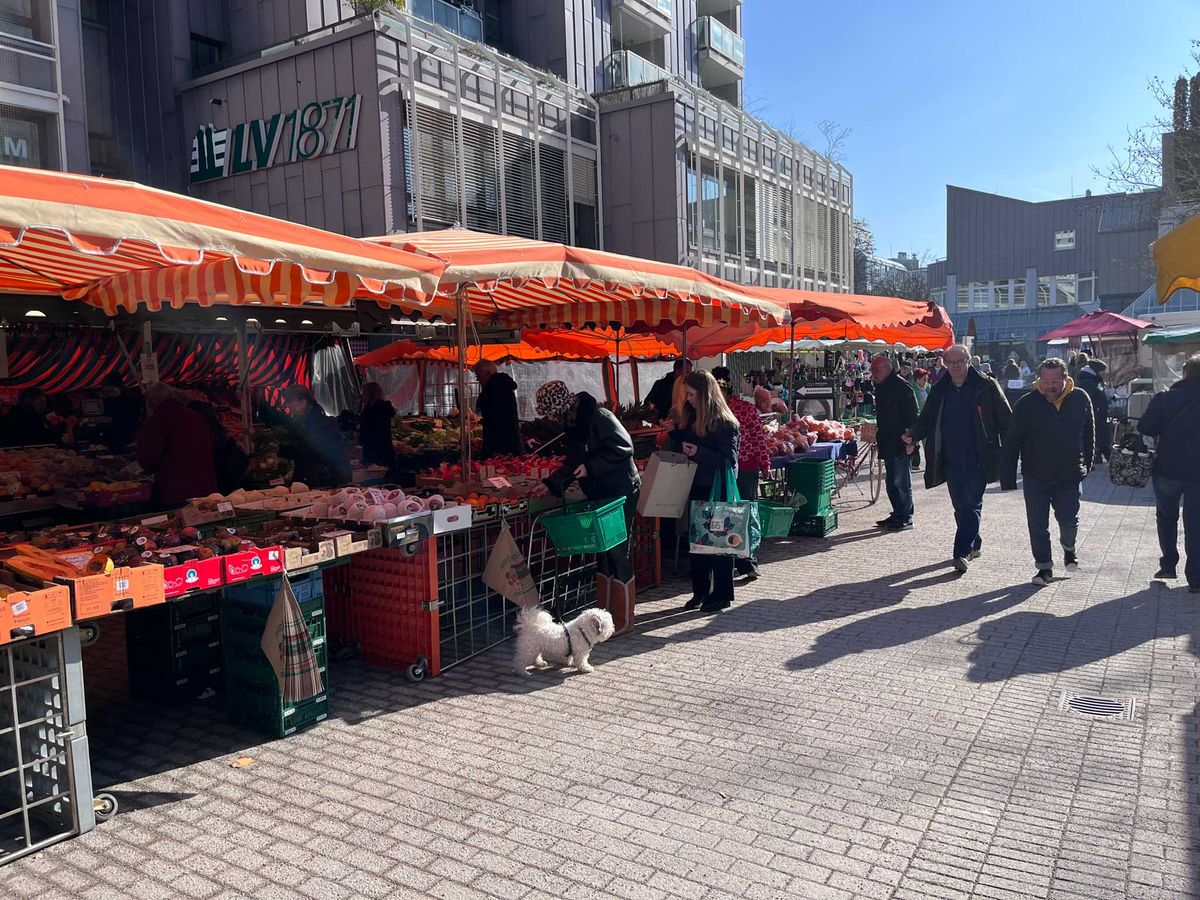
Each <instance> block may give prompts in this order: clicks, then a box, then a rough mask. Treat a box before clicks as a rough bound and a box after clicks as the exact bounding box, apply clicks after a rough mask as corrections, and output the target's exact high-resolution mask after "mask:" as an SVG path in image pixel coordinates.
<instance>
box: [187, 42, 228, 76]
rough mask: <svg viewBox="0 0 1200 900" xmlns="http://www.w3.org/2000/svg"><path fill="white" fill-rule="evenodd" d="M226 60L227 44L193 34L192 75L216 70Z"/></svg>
mask: <svg viewBox="0 0 1200 900" xmlns="http://www.w3.org/2000/svg"><path fill="white" fill-rule="evenodd" d="M224 59H225V43H224V42H223V41H218V40H214V39H213V38H210V37H206V36H205V35H203V34H195V33H193V34H192V74H193V75H196V74H199V73H200V72H205V71H207V70H209V69H213V68H216V67H217V66H219V65H220V64H221V63H222V62H223V61H224Z"/></svg>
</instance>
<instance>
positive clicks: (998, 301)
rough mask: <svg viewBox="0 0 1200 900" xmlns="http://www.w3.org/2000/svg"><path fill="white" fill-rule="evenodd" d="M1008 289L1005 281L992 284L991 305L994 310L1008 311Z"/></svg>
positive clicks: (1007, 283)
mask: <svg viewBox="0 0 1200 900" xmlns="http://www.w3.org/2000/svg"><path fill="white" fill-rule="evenodd" d="M1008 287H1009V282H1007V281H993V282H992V305H993V306H995V307H996V309H1008Z"/></svg>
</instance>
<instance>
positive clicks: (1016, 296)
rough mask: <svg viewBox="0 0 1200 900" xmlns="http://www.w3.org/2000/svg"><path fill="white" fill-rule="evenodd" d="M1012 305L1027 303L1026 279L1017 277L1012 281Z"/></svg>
mask: <svg viewBox="0 0 1200 900" xmlns="http://www.w3.org/2000/svg"><path fill="white" fill-rule="evenodd" d="M1012 305H1013V307H1014V308H1015V307H1018V306H1024V305H1025V279H1024V278H1017V279H1014V280H1013V283H1012Z"/></svg>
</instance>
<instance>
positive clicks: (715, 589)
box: [692, 553, 733, 603]
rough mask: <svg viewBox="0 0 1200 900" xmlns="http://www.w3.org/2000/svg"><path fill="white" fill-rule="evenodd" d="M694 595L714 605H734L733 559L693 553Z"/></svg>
mask: <svg viewBox="0 0 1200 900" xmlns="http://www.w3.org/2000/svg"><path fill="white" fill-rule="evenodd" d="M692 595H693V596H695V597H699V598H701V600H711V601H712V602H713V603H724V602H725V601H726V600H728V601H729V602H730V603H732V602H733V557H732V556H709V555H707V554H703V553H693V554H692Z"/></svg>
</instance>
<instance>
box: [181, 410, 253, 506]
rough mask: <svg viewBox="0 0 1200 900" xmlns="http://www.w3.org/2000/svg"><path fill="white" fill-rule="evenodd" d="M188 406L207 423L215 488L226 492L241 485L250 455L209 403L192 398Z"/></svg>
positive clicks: (244, 480) (246, 472)
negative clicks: (214, 473)
mask: <svg viewBox="0 0 1200 900" xmlns="http://www.w3.org/2000/svg"><path fill="white" fill-rule="evenodd" d="M188 408H189V409H192V410H194V411H195V412H198V413H199V414H200V415H201V416H203V417H204V421H205V422H207V423H208V432H209V434H210V435H211V436H212V442H213V466H215V467H216V470H217V490H218V491H220V492H221V493H222V494H228V493H231V492H232V491H236V490H237V489H238V488H240V487H242V486H243V485H244V484H245V482H246V475H247V474H249V471H250V457H249V456H247V455H246V451H245V450H243V449H242V448H241V447H240V446H238V442H237V441H236V440H235V439H234V437H233V435H231V434H230V433H229V430H228V429H227V428H226V427H225V426H224V425H222V424H221V420H220V419H219V418H217V413H216V410H214V409H213V405H212V404H211V403H206V402H205V401H203V400H193V401H192V402H191V403H189V404H188Z"/></svg>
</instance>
